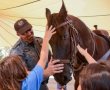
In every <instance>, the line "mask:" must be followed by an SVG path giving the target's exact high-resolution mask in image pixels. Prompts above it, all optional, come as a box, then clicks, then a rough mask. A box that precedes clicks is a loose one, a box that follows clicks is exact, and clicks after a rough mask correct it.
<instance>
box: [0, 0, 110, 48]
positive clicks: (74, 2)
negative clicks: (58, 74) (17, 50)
mask: <svg viewBox="0 0 110 90" xmlns="http://www.w3.org/2000/svg"><path fill="white" fill-rule="evenodd" d="M64 3H65V5H66V8H67V11H68V14H72V15H74V16H77V17H79V18H80V19H81V20H82V21H83V22H85V23H86V25H87V26H88V27H89V28H90V29H91V30H92V29H94V27H93V25H95V24H96V25H98V27H99V28H101V29H106V30H110V24H109V23H110V22H109V21H110V5H109V3H110V0H64ZM0 4H1V5H0V47H11V46H13V44H14V43H15V42H16V40H17V39H18V37H17V35H16V33H15V31H14V28H13V25H14V23H15V21H16V20H18V19H20V18H26V19H27V20H28V21H29V22H30V23H31V24H32V25H33V30H34V32H35V35H36V36H40V37H43V35H44V31H45V25H46V17H45V8H49V9H50V10H51V12H52V13H54V12H59V10H60V7H61V5H62V0H0Z"/></svg>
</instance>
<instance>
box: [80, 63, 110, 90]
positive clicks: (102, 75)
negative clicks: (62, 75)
mask: <svg viewBox="0 0 110 90" xmlns="http://www.w3.org/2000/svg"><path fill="white" fill-rule="evenodd" d="M79 83H80V85H81V90H110V67H108V66H107V63H104V62H103V63H93V64H89V65H87V66H86V67H85V68H84V69H83V70H82V72H81V73H80V78H79Z"/></svg>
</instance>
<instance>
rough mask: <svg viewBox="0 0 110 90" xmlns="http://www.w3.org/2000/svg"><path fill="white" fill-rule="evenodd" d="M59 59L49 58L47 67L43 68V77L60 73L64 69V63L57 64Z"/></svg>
mask: <svg viewBox="0 0 110 90" xmlns="http://www.w3.org/2000/svg"><path fill="white" fill-rule="evenodd" d="M59 62H60V60H52V59H51V60H50V62H49V63H48V67H47V68H46V69H45V70H44V77H49V76H50V75H54V74H55V73H61V72H63V69H64V64H57V63H59Z"/></svg>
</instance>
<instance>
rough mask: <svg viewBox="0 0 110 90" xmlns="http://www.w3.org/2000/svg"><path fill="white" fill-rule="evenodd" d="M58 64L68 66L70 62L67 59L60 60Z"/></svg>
mask: <svg viewBox="0 0 110 90" xmlns="http://www.w3.org/2000/svg"><path fill="white" fill-rule="evenodd" d="M60 63H63V64H70V60H68V59H63V60H60Z"/></svg>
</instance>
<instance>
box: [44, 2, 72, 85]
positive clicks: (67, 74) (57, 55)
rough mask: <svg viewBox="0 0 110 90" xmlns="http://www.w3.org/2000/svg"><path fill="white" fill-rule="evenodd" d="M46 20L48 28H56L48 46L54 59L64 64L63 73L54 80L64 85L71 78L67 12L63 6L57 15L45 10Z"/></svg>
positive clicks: (56, 75)
mask: <svg viewBox="0 0 110 90" xmlns="http://www.w3.org/2000/svg"><path fill="white" fill-rule="evenodd" d="M46 18H47V24H48V26H50V25H52V26H53V27H55V28H56V34H54V35H53V36H52V38H51V40H50V42H49V43H50V46H51V48H52V52H53V58H54V59H60V60H61V63H64V71H63V72H62V73H60V74H55V75H54V77H55V80H56V81H57V82H58V83H60V84H61V85H66V84H67V83H68V82H69V81H70V80H71V79H72V78H71V74H72V69H71V54H70V53H71V47H70V46H71V43H70V40H71V37H70V34H69V31H68V30H69V27H68V25H67V24H68V22H67V21H66V18H67V11H66V8H65V5H64V2H63V4H62V7H61V9H60V11H59V13H53V14H51V11H50V10H49V9H46Z"/></svg>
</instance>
